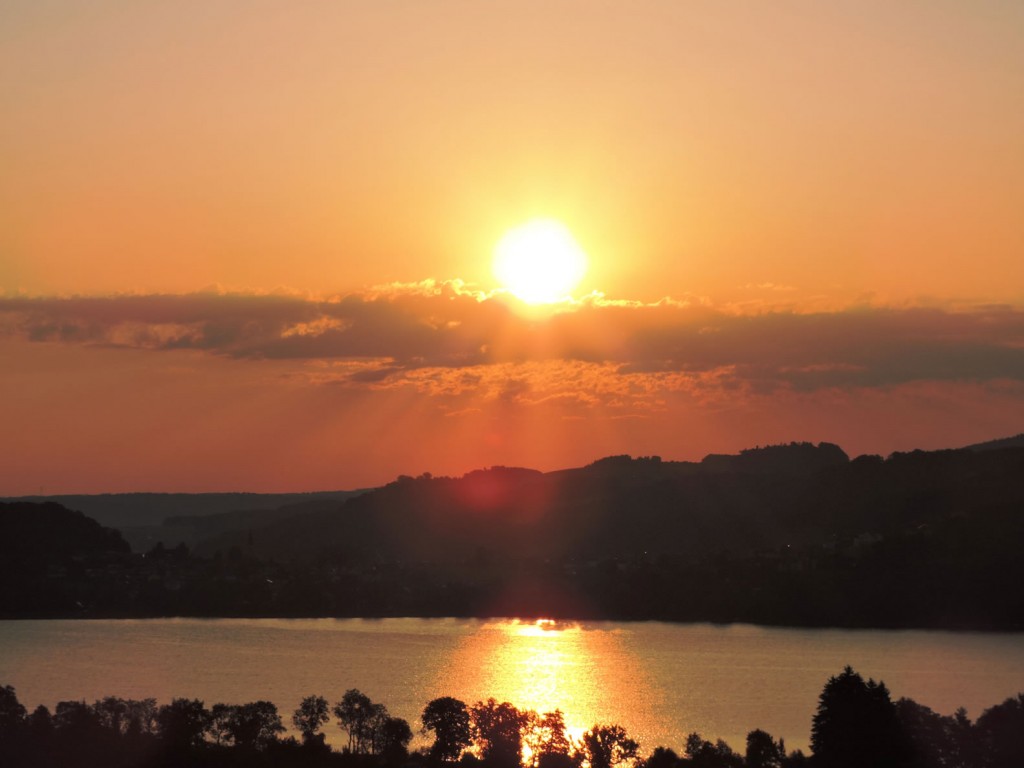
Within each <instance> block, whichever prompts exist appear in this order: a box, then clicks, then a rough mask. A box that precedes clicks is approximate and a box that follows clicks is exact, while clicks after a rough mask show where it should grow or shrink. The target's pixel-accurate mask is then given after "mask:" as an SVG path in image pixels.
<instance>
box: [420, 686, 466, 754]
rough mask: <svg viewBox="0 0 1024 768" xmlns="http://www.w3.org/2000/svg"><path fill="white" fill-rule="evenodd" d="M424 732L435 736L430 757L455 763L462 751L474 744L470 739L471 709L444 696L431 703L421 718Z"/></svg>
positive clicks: (456, 700) (425, 708)
mask: <svg viewBox="0 0 1024 768" xmlns="http://www.w3.org/2000/svg"><path fill="white" fill-rule="evenodd" d="M420 719H421V720H422V722H423V732H424V733H431V732H432V733H433V734H434V743H433V744H432V745H431V747H430V756H431V758H432V759H434V760H435V761H439V762H454V761H455V760H458V759H459V757H460V755H462V750H464V749H465V748H466V747H468V746H469V745H470V744H472V743H473V742H472V739H470V721H469V708H468V707H466V705H465V703H463V702H461V701H459V700H458V699H454V698H452V697H451V696H442V697H441V698H438V699H434V700H433V701H431V702H429V703H428V704H427V706H426V707H424V709H423V714H422V715H421V716H420Z"/></svg>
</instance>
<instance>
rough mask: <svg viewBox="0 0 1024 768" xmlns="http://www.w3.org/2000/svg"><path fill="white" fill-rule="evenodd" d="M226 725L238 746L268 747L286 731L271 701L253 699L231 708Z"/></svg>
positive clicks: (249, 747) (251, 747)
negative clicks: (278, 735)
mask: <svg viewBox="0 0 1024 768" xmlns="http://www.w3.org/2000/svg"><path fill="white" fill-rule="evenodd" d="M229 711H230V715H229V717H228V718H227V722H226V727H227V733H228V736H229V737H230V738H231V740H232V741H233V742H234V744H235V746H236V747H241V748H242V749H260V750H262V749H266V748H267V747H268V746H269V745H270V743H271V742H273V741H275V740H276V739H277V734H279V733H283V732H284V725H283V724H282V723H281V716H280V715H279V714H278V712H277V707H276V706H275V705H274V704H272V703H271V702H269V701H253V702H250V703H248V704H241V705H237V706H233V707H231V708H230V710H229Z"/></svg>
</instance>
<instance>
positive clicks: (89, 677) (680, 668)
mask: <svg viewBox="0 0 1024 768" xmlns="http://www.w3.org/2000/svg"><path fill="white" fill-rule="evenodd" d="M847 664H849V665H851V666H852V667H853V668H854V669H856V670H857V671H858V672H860V673H861V674H862V675H863V676H864V677H865V678H867V677H873V678H875V679H876V680H877V679H882V680H884V681H885V683H886V685H888V687H889V689H890V691H891V692H892V694H893V698H894V699H896V698H899V697H901V696H907V697H910V698H912V699H915V700H916V701H917V702H918V703H920V704H924V705H926V706H929V707H931V708H932V709H934V710H936V711H937V712H940V713H942V714H951V713H952V712H953V711H954V710H955V709H956V708H957V707H959V706H964V707H966V708H967V709H968V713H969V715H970V716H971V717H972V719H973V718H976V717H977V716H978V715H979V714H981V711H982V710H983V709H985V708H987V707H990V706H992V705H994V704H998V703H1000V702H1002V701H1003V700H1004V699H1006V698H1007V697H1009V696H1012V695H1015V694H1017V693H1018V692H1020V691H1024V635H1022V634H1019V633H1018V634H990V633H967V632H933V631H916V630H915V631H879V630H831V629H824V630H823V629H783V628H769V627H757V626H749V625H732V626H712V625H707V624H665V623H658V622H646V623H612V622H593V623H589V622H585V623H570V624H552V623H544V622H520V621H515V620H465V619H381V620H364V619H287V620H285V619H146V620H109V621H108V620H100V621H4V622H0V684H10V685H14V686H15V688H16V689H17V692H18V698H19V699H20V700H21V702H22V703H23V704H25V705H26V706H27V707H28V708H29V710H31V709H33V708H34V707H35V706H36V705H38V704H46V705H47V706H48V707H50V709H51V710H52V709H53V707H54V705H55V704H56V703H57V702H58V701H61V700H68V699H85V700H87V701H89V702H92V701H93V700H95V699H97V698H101V697H103V696H107V695H114V696H121V697H124V698H136V699H138V698H145V697H150V696H152V697H155V698H157V699H158V701H159V702H160V703H166V702H168V701H169V700H170V699H171V698H172V697H176V696H184V697H188V698H199V699H202V700H203V701H204V702H205V703H206V705H207V706H210V705H212V704H214V703H217V702H224V703H235V704H237V703H245V702H248V701H254V700H256V699H268V700H270V701H272V702H274V703H275V704H277V706H278V708H279V709H280V711H281V713H282V716H283V719H284V721H285V722H286V723H287V724H289V725H290V720H291V712H292V711H293V710H294V708H295V707H296V706H297V705H298V703H299V701H300V700H301V699H302V697H303V696H306V695H309V694H314V693H315V694H320V695H322V696H325V697H326V698H327V699H329V700H330V701H331V703H332V704H333V703H334V702H335V701H337V700H338V699H340V698H341V695H342V694H343V693H344V692H345V691H346V690H347V689H349V688H358V689H360V690H361V691H363V692H364V693H366V694H367V695H368V696H370V698H372V699H373V700H374V701H376V702H381V703H384V704H386V705H387V706H388V708H389V710H390V711H391V713H392V714H394V715H398V716H400V717H404V718H406V719H407V720H409V722H410V724H411V725H412V726H413V730H414V731H416V730H418V728H419V725H420V723H419V720H418V717H419V713H420V712H421V711H422V710H423V706H424V704H426V702H427V701H429V700H430V699H432V698H435V697H438V696H445V695H450V696H455V697H457V698H460V699H462V700H464V701H466V702H467V703H472V702H475V701H477V700H479V699H483V698H487V697H488V696H493V697H495V698H497V699H498V700H499V701H500V700H507V701H511V702H512V703H514V704H516V705H517V706H520V707H525V708H530V709H536V710H538V711H540V712H544V711H550V710H552V709H554V708H556V707H557V708H560V709H561V710H562V711H563V712H564V713H565V716H566V722H567V723H568V725H569V727H570V731H571V732H572V733H574V734H577V735H578V734H579V733H581V732H582V731H583V730H584V729H586V728H588V727H589V726H591V725H593V724H594V723H598V722H600V723H619V724H621V725H623V726H625V727H626V729H627V731H629V733H630V734H631V735H632V736H634V737H635V738H637V739H638V740H639V741H640V744H641V749H642V751H643V752H644V753H648V752H649V751H650V750H651V749H653V748H654V747H655V746H659V745H661V746H670V747H672V748H674V749H676V750H677V751H679V752H681V751H682V746H683V743H684V740H685V738H686V734H687V733H689V732H691V731H699V732H700V733H701V734H702V735H703V736H704V737H705V738H709V739H711V740H712V741H713V740H715V739H717V738H723V739H725V740H726V741H728V742H729V743H730V745H731V746H732V747H733V748H734V749H736V750H738V751H740V752H742V751H743V749H744V745H745V738H746V734H747V732H748V731H750V730H752V729H754V728H762V729H764V730H767V731H768V732H770V733H771V734H772V735H774V736H776V737H779V736H781V737H784V738H785V740H786V745H787V747H788V748H790V749H794V748H801V749H804V750H805V751H806V750H807V747H808V741H809V736H810V725H811V716H812V715H813V713H814V709H815V706H816V704H817V697H818V695H819V694H820V693H821V689H822V686H823V685H824V684H825V681H826V680H827V679H828V677H829V676H830V675H835V674H838V673H839V672H840V671H841V670H842V668H843V667H844V666H845V665H847ZM325 730H326V731H327V733H328V738H329V739H330V740H331V741H332V742H333V743H334V744H336V745H340V744H341V743H342V741H343V738H342V734H341V733H340V731H339V730H338V729H337V726H336V725H335V724H334V722H333V721H332V723H330V724H328V726H327V727H326V729H325ZM421 743H422V742H421Z"/></svg>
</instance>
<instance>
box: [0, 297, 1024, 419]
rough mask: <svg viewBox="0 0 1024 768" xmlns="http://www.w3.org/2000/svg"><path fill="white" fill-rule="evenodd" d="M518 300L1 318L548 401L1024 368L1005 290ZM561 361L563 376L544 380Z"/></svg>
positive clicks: (330, 302) (989, 376)
mask: <svg viewBox="0 0 1024 768" xmlns="http://www.w3.org/2000/svg"><path fill="white" fill-rule="evenodd" d="M515 309H516V307H515V304H514V302H513V301H511V300H509V299H508V298H507V297H505V296H503V295H501V294H483V293H480V292H477V291H473V290H470V289H468V288H467V287H466V286H465V285H464V284H462V283H460V282H458V281H452V282H436V281H424V282H422V283H415V284H393V285H388V286H379V287H377V288H375V289H373V290H372V291H369V292H366V293H364V294H352V295H347V296H343V297H336V298H327V299H323V298H311V297H306V296H300V295H286V294H281V293H278V294H272V295H256V294H241V293H235V294H231V293H223V292H207V293H195V294H186V295H130V296H111V297H68V298H50V297H37V298H30V297H24V296H10V297H0V334H2V335H4V336H7V337H15V338H22V339H24V340H27V341H30V342H50V343H58V344H75V345H98V346H105V347H121V348H131V349H145V350H153V351H155V352H158V351H169V350H182V349H188V350H199V351H203V352H206V353H209V354H212V355H218V356H223V357H228V358H234V359H239V360H253V361H257V360H284V361H288V360H293V361H301V362H306V363H314V362H323V363H337V364H340V365H339V367H338V368H337V369H336V370H333V369H330V368H327V369H320V370H318V371H317V372H316V377H317V380H318V381H334V382H337V383H343V384H346V385H347V386H361V387H378V388H379V387H402V386H412V387H417V388H424V389H430V390H431V391H433V392H434V393H436V394H444V395H448V396H452V395H454V394H457V393H458V392H460V391H463V390H465V389H473V390H475V391H477V392H481V391H485V392H493V393H494V397H497V398H501V397H504V398H506V399H512V400H517V401H520V402H527V403H535V404H542V403H546V402H557V401H559V400H565V399H566V398H570V399H571V398H572V397H573V395H572V388H573V387H575V389H576V391H577V395H576V396H575V400H574V402H578V403H584V404H586V403H588V402H591V398H590V395H586V396H582V397H581V396H580V395H579V394H578V393H579V392H595V391H598V390H600V391H601V392H602V393H603V395H602V402H605V403H612V402H615V401H616V398H618V401H620V402H631V403H633V404H634V405H635V404H636V403H638V402H641V401H642V402H644V403H646V404H647V406H648V407H652V408H653V407H656V400H657V397H656V396H655V395H653V394H651V393H657V392H664V391H670V390H671V391H687V392H690V393H694V396H701V397H706V396H709V395H708V393H711V392H719V393H728V392H736V391H747V392H752V393H769V392H773V391H776V390H779V389H788V390H793V391H797V392H800V391H815V390H821V389H829V388H865V387H867V388H877V387H887V386H894V385H899V384H903V383H906V382H912V381H971V382H978V381H999V380H1011V381H1021V380H1024V311H1021V310H1019V309H1015V308H1012V307H1005V306H987V307H979V308H974V309H955V310H954V309H943V308H939V307H934V306H933V307H903V308H891V307H854V308H845V309H836V310H832V311H817V312H805V313H800V312H795V311H780V310H775V311H758V312H757V313H756V314H745V313H742V312H738V311H736V309H735V307H725V308H719V307H715V306H714V305H712V304H711V303H710V302H708V301H707V300H699V299H697V300H691V299H688V300H671V299H666V300H663V301H660V302H657V303H654V304H645V303H641V302H631V301H618V300H609V299H606V298H605V297H604V296H603V295H601V294H594V295H592V296H590V297H586V298H585V299H583V300H580V301H577V302H574V303H572V304H568V305H565V306H561V307H558V308H557V311H551V312H544V313H536V312H535V313H527V314H520V313H517V312H516V311H515ZM524 371H526V372H529V375H526V373H524ZM545 376H549V377H550V376H553V377H554V378H553V379H552V380H551V381H549V382H548V384H547V385H545V386H541V387H539V388H538V387H537V382H538V381H540V380H543V379H544V377H545ZM559 377H561V378H559ZM599 379H600V381H601V382H602V383H600V384H599V383H598V380H599ZM552 381H563V383H564V386H554V385H553V384H552ZM517 382H518V383H517ZM602 388H603V389H602ZM701 393H703V394H701Z"/></svg>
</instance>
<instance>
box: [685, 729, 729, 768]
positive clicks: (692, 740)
mask: <svg viewBox="0 0 1024 768" xmlns="http://www.w3.org/2000/svg"><path fill="white" fill-rule="evenodd" d="M686 756H687V757H688V758H689V759H690V765H691V766H693V768H743V758H742V757H740V756H739V755H737V754H736V753H735V752H733V750H732V747H730V746H729V745H728V744H726V743H725V742H724V741H722V740H721V739H719V740H718V741H716V742H715V743H714V744H712V743H711V742H710V741H705V740H704V739H703V738H701V735H700V734H699V733H691V734H690V735H689V736H687V737H686Z"/></svg>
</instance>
